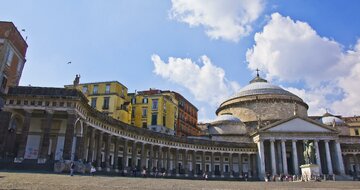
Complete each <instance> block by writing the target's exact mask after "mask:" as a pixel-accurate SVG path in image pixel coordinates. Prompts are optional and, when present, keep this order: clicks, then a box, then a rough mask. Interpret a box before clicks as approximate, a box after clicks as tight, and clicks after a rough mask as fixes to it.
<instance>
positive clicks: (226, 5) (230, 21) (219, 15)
mask: <svg viewBox="0 0 360 190" xmlns="http://www.w3.org/2000/svg"><path fill="white" fill-rule="evenodd" d="M263 9H264V2H263V0H223V1H218V0H196V1H191V0H172V8H171V10H170V18H172V19H174V20H177V21H179V22H184V23H187V24H189V25H190V26H203V27H204V28H205V30H206V31H205V32H206V34H207V35H208V36H209V37H210V38H212V39H224V40H230V41H234V42H237V41H239V39H240V38H241V37H243V36H247V35H248V34H249V33H250V32H251V30H252V27H251V24H252V23H253V22H254V21H255V20H256V19H257V18H258V17H259V16H260V14H261V13H262V11H263Z"/></svg>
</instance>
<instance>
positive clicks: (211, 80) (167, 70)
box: [151, 55, 239, 106]
mask: <svg viewBox="0 0 360 190" xmlns="http://www.w3.org/2000/svg"><path fill="white" fill-rule="evenodd" d="M151 60H152V61H153V63H154V66H155V68H154V73H155V74H156V75H159V76H161V77H162V78H164V79H168V80H170V81H172V82H174V83H176V84H179V85H181V86H184V87H185V88H187V89H188V90H189V91H190V92H191V93H192V94H193V95H194V96H195V99H196V100H198V101H203V102H208V103H209V104H210V105H213V106H214V105H217V104H219V103H220V102H221V101H223V100H224V99H225V98H226V97H228V96H230V95H232V94H233V93H234V92H235V91H236V90H238V89H239V85H238V84H237V83H236V82H234V81H228V80H227V79H226V78H225V71H224V70H223V69H222V68H220V67H217V66H215V65H213V64H212V63H211V61H210V59H209V58H208V57H207V56H205V55H204V56H202V57H201V62H202V63H203V65H202V66H199V65H198V64H196V63H195V62H193V61H192V60H191V59H188V58H184V59H182V58H174V57H169V59H168V63H165V62H164V61H163V60H161V58H160V57H159V56H158V55H153V56H152V57H151Z"/></svg>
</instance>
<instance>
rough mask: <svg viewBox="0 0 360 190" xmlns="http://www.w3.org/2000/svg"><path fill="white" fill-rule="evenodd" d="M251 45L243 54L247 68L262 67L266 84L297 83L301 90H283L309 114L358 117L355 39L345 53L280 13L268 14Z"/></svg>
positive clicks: (359, 61) (359, 59)
mask: <svg viewBox="0 0 360 190" xmlns="http://www.w3.org/2000/svg"><path fill="white" fill-rule="evenodd" d="M254 40H255V44H254V46H253V47H252V48H250V49H248V51H247V52H246V59H247V61H248V62H249V65H248V67H249V68H250V69H252V70H255V69H256V68H259V69H261V70H262V71H263V72H265V73H266V77H267V78H268V79H270V80H280V81H287V82H294V81H302V82H304V83H305V88H304V89H298V88H287V89H288V90H289V91H291V92H293V93H295V94H297V95H298V96H300V97H302V98H303V99H304V100H305V101H306V102H307V103H308V104H309V106H310V109H309V113H310V114H316V115H318V114H321V112H322V113H324V112H325V109H326V108H329V109H330V110H331V111H332V112H334V113H340V114H346V115H352V114H359V113H360V108H359V107H360V85H358V84H357V83H358V81H360V41H358V42H357V44H356V46H355V48H354V49H352V50H348V51H344V50H343V46H342V45H341V44H340V43H338V42H336V41H335V40H332V39H329V38H326V37H322V36H320V35H319V34H317V32H316V31H315V30H314V29H313V28H312V27H311V26H310V25H309V24H308V23H306V22H302V21H294V20H292V19H291V18H290V17H284V16H282V15H280V14H279V13H274V14H272V15H271V18H270V20H269V21H268V23H267V24H266V25H265V26H264V28H263V31H261V32H258V33H256V34H255V36H254Z"/></svg>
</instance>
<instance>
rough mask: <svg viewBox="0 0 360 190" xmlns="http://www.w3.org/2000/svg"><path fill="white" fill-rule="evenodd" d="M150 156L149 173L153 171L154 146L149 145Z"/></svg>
mask: <svg viewBox="0 0 360 190" xmlns="http://www.w3.org/2000/svg"><path fill="white" fill-rule="evenodd" d="M149 151H150V154H149V166H148V167H149V168H148V169H149V171H152V169H153V158H154V145H152V144H150V150H149Z"/></svg>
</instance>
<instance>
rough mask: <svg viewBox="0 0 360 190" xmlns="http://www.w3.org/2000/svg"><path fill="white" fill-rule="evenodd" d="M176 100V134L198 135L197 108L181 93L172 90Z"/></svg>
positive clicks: (199, 131)
mask: <svg viewBox="0 0 360 190" xmlns="http://www.w3.org/2000/svg"><path fill="white" fill-rule="evenodd" d="M173 93H174V94H175V98H176V100H177V102H178V117H177V121H176V122H177V124H176V126H177V127H176V135H177V136H198V135H200V133H201V130H200V128H199V127H197V122H198V118H197V117H198V109H197V108H196V107H195V106H194V105H193V104H191V103H190V102H189V101H188V100H187V99H185V98H184V97H183V96H182V95H181V94H179V93H177V92H173Z"/></svg>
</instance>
